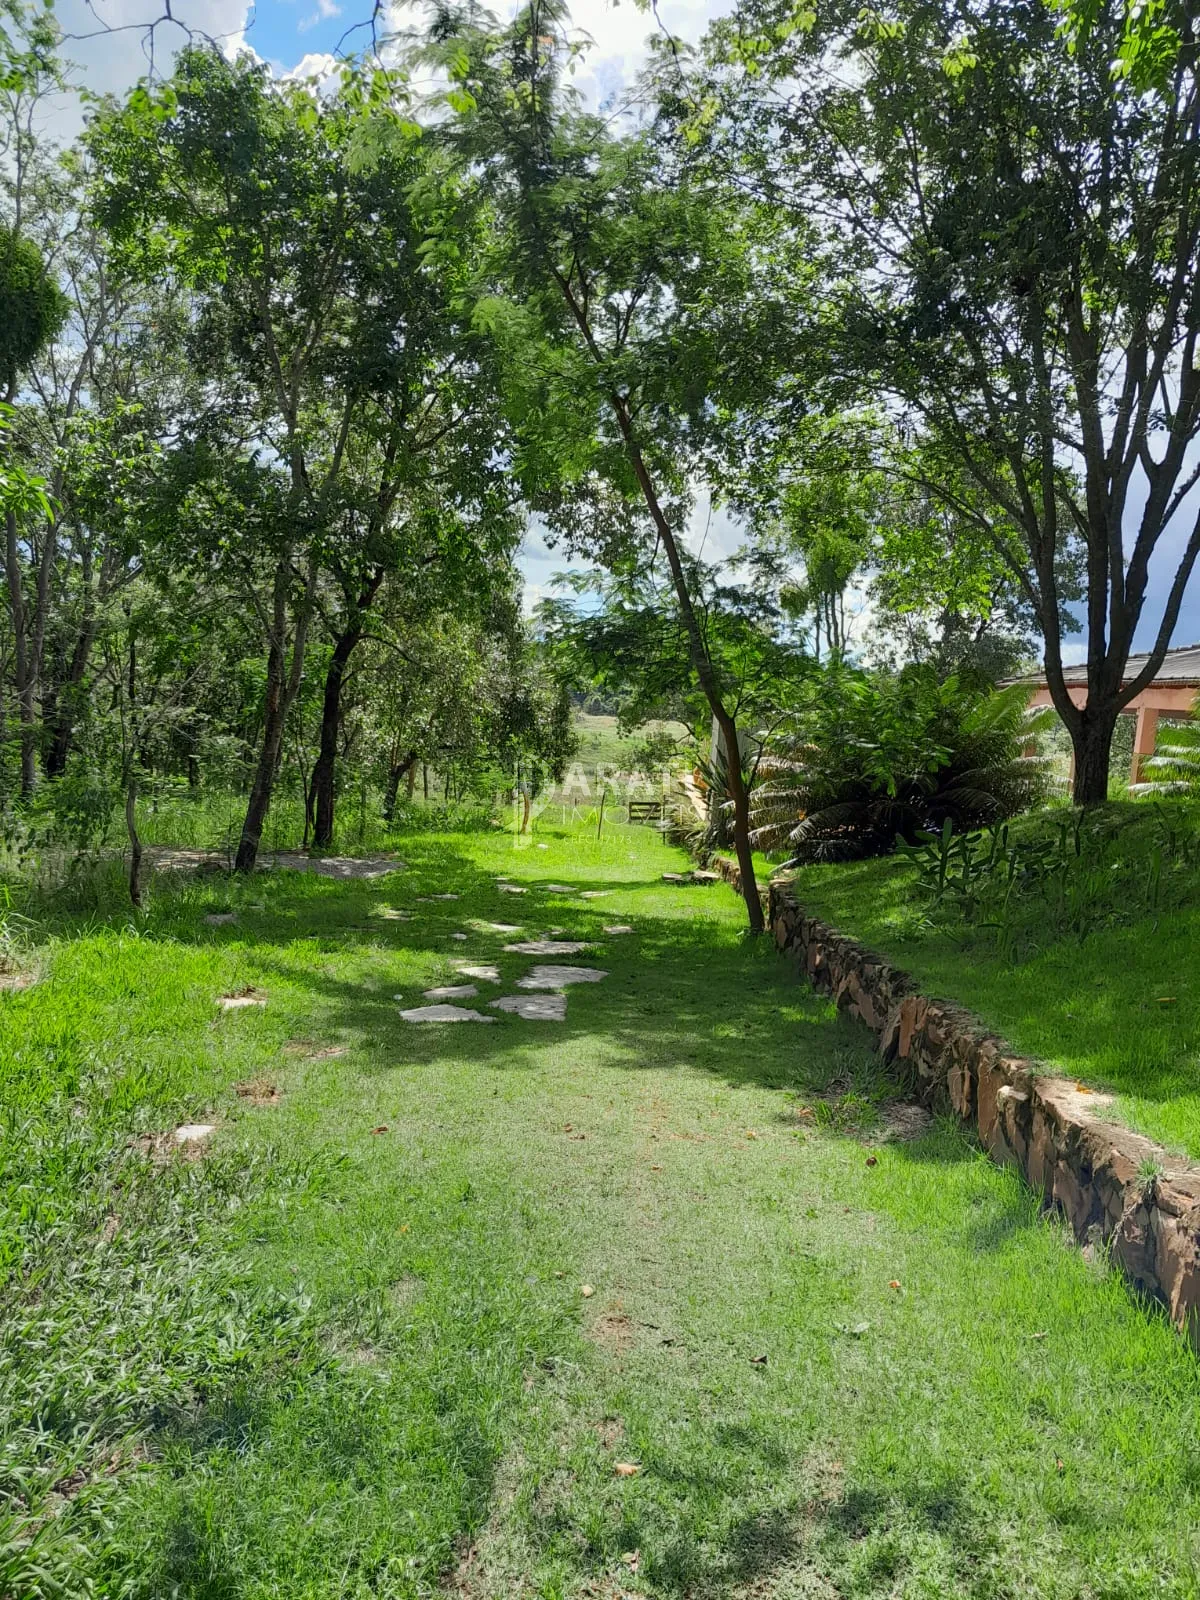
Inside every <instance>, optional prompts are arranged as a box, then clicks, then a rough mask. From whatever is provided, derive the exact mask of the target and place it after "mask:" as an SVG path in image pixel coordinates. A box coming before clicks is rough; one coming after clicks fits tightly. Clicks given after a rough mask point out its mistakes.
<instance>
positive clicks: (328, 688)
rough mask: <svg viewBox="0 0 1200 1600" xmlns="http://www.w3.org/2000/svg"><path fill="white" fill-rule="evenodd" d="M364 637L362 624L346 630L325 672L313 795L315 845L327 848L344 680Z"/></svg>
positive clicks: (331, 815) (330, 835) (329, 834)
mask: <svg viewBox="0 0 1200 1600" xmlns="http://www.w3.org/2000/svg"><path fill="white" fill-rule="evenodd" d="M361 638H362V629H361V628H351V629H350V630H349V631H348V632H346V633H343V634H342V635H341V637H340V638H339V639H338V641H337V643H336V644H335V645H334V647H333V655H332V656H331V658H330V661H329V670H328V671H327V672H326V674H325V697H324V700H323V701H322V703H321V743H320V750H319V753H318V755H317V763H316V766H315V767H314V768H313V774H312V787H311V789H310V791H309V792H310V794H311V796H312V808H313V847H314V848H315V849H317V850H327V849H328V848H329V846H330V845H331V844H332V843H333V811H334V778H335V774H336V768H337V739H338V728H339V726H340V725H341V720H342V681H343V679H344V677H345V673H346V664H347V662H348V661H349V660H350V656H351V653H352V652H353V650H354V647H355V645H356V644H357V643H358V641H359V640H360V639H361Z"/></svg>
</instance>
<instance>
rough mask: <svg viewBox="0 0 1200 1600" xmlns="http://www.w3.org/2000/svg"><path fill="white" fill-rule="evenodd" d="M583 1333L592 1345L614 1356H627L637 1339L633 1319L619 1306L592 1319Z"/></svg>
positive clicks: (609, 1308)
mask: <svg viewBox="0 0 1200 1600" xmlns="http://www.w3.org/2000/svg"><path fill="white" fill-rule="evenodd" d="M584 1332H585V1333H586V1335H587V1337H588V1338H589V1339H590V1340H591V1341H592V1343H593V1344H597V1345H599V1346H600V1348H601V1349H602V1350H607V1351H608V1353H609V1355H614V1356H623V1355H627V1354H628V1353H629V1351H630V1350H632V1349H633V1345H634V1340H635V1339H636V1337H637V1329H636V1326H635V1324H634V1320H633V1318H632V1317H631V1316H629V1315H628V1313H627V1312H625V1311H624V1310H622V1308H621V1306H620V1304H617V1305H615V1306H610V1307H608V1308H607V1309H606V1310H604V1311H602V1312H600V1314H599V1316H597V1317H593V1319H592V1321H591V1323H590V1324H589V1326H588V1327H587V1328H585V1329H584Z"/></svg>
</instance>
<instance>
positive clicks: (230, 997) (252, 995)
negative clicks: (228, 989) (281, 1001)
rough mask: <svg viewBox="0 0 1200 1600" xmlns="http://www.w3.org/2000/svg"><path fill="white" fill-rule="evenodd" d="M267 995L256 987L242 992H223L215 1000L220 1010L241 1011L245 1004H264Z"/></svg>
mask: <svg viewBox="0 0 1200 1600" xmlns="http://www.w3.org/2000/svg"><path fill="white" fill-rule="evenodd" d="M266 1003H267V997H266V995H265V994H260V993H259V992H258V990H257V989H247V990H245V991H244V992H243V993H242V994H223V995H222V996H221V997H220V999H219V1000H218V1001H217V1004H218V1005H219V1006H220V1008H221V1010H222V1011H243V1010H245V1008H246V1007H247V1006H265V1005H266Z"/></svg>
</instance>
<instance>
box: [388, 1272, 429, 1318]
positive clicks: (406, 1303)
mask: <svg viewBox="0 0 1200 1600" xmlns="http://www.w3.org/2000/svg"><path fill="white" fill-rule="evenodd" d="M424 1294H425V1282H424V1280H423V1279H422V1278H418V1277H417V1275H416V1273H415V1272H406V1273H405V1274H404V1276H403V1277H402V1278H397V1279H396V1281H395V1283H393V1284H392V1285H391V1286H390V1287H389V1289H388V1299H389V1300H390V1301H391V1302H392V1305H393V1306H394V1307H395V1308H396V1310H397V1311H407V1310H408V1309H409V1307H410V1306H415V1305H416V1303H417V1301H418V1300H420V1299H422V1298H423V1296H424Z"/></svg>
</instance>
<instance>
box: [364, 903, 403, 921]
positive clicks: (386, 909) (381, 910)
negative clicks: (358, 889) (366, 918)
mask: <svg viewBox="0 0 1200 1600" xmlns="http://www.w3.org/2000/svg"><path fill="white" fill-rule="evenodd" d="M371 915H372V916H373V917H383V918H384V919H385V920H386V921H388V922H411V921H412V919H413V914H412V912H411V911H397V909H396V907H395V906H376V908H375V910H374V911H373V912H372V913H371Z"/></svg>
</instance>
